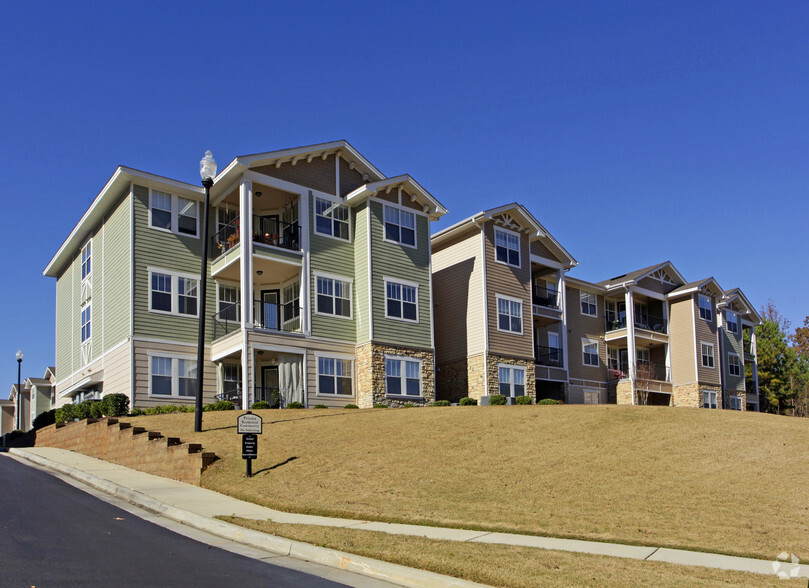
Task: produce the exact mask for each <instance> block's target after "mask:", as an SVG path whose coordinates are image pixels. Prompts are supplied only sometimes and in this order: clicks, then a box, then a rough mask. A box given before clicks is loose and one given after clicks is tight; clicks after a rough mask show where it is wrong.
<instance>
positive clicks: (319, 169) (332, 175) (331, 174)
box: [253, 155, 342, 194]
mask: <svg viewBox="0 0 809 588" xmlns="http://www.w3.org/2000/svg"><path fill="white" fill-rule="evenodd" d="M253 171H256V172H258V173H260V174H264V175H267V176H270V177H272V178H278V179H279V180H284V181H287V182H292V183H295V184H298V185H300V186H306V187H307V188H312V189H313V190H319V191H321V192H325V193H327V194H334V193H335V186H336V182H337V180H336V171H335V168H334V155H329V156H328V157H327V158H326V159H325V160H324V159H322V158H320V157H314V158H312V161H311V162H310V163H306V159H302V160H301V161H299V162H298V163H296V164H295V165H292V163H284V164H282V165H281V167H275V165H274V164H273V165H263V166H260V167H256V168H253ZM340 175H341V178H340V179H341V182H340V184H341V185H342V170H341V171H340Z"/></svg>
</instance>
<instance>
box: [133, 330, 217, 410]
mask: <svg viewBox="0 0 809 588" xmlns="http://www.w3.org/2000/svg"><path fill="white" fill-rule="evenodd" d="M133 345H134V358H135V366H134V370H133V371H134V376H135V402H134V403H133V406H137V407H139V408H146V407H149V406H157V405H158V404H193V403H194V397H193V396H188V397H184V398H178V397H176V396H171V397H167V398H155V397H150V396H149V355H148V352H149V351H156V352H162V353H166V354H179V355H187V356H189V357H190V358H196V356H197V347H196V346H195V345H185V344H182V343H155V342H152V341H134V342H133ZM205 357H206V361H205V371H204V372H203V375H202V377H203V389H202V400H203V402H204V403H205V404H209V403H211V402H213V401H214V396H215V395H216V366H215V365H214V364H213V363H212V362H211V361H210V360H209V358H210V349H207V348H206V349H205Z"/></svg>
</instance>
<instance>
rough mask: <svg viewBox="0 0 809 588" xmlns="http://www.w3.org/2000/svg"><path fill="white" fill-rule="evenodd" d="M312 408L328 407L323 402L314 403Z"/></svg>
mask: <svg viewBox="0 0 809 588" xmlns="http://www.w3.org/2000/svg"><path fill="white" fill-rule="evenodd" d="M312 408H329V407H328V406H326V405H325V404H315V405H314V406H313V407H312Z"/></svg>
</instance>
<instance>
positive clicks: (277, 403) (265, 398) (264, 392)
mask: <svg viewBox="0 0 809 588" xmlns="http://www.w3.org/2000/svg"><path fill="white" fill-rule="evenodd" d="M253 394H254V396H255V402H268V403H269V404H270V408H279V407H281V400H282V398H281V393H280V392H279V390H278V387H277V386H256V387H255V388H253Z"/></svg>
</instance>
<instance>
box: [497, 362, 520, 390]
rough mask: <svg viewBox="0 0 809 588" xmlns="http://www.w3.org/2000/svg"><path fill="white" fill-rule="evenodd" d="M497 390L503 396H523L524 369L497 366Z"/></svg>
mask: <svg viewBox="0 0 809 588" xmlns="http://www.w3.org/2000/svg"><path fill="white" fill-rule="evenodd" d="M497 377H498V390H499V392H500V394H502V395H503V396H512V397H516V396H525V368H522V367H515V366H512V365H503V364H501V365H499V366H498V368H497Z"/></svg>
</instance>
